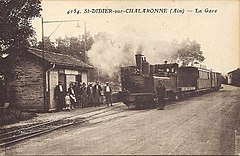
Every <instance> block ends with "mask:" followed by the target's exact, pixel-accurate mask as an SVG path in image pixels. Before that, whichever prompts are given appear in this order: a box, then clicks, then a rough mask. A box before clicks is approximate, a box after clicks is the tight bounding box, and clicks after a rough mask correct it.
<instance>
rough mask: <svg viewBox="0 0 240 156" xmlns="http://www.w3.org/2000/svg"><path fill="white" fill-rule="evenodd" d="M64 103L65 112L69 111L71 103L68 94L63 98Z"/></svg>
mask: <svg viewBox="0 0 240 156" xmlns="http://www.w3.org/2000/svg"><path fill="white" fill-rule="evenodd" d="M65 103H66V110H68V111H70V110H71V108H70V106H71V101H70V94H69V92H67V94H66V96H65Z"/></svg>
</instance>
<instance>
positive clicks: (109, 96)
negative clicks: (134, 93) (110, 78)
mask: <svg viewBox="0 0 240 156" xmlns="http://www.w3.org/2000/svg"><path fill="white" fill-rule="evenodd" d="M104 96H105V98H106V103H107V106H109V104H111V106H112V88H111V87H110V86H109V83H108V82H106V86H105V87H104Z"/></svg>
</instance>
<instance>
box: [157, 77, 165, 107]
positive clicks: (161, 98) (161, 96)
mask: <svg viewBox="0 0 240 156" xmlns="http://www.w3.org/2000/svg"><path fill="white" fill-rule="evenodd" d="M156 92H157V97H158V104H159V108H158V110H164V106H165V100H164V97H165V94H166V88H165V86H164V84H163V81H162V80H159V81H158V85H157V87H156Z"/></svg>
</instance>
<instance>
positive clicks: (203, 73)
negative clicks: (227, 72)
mask: <svg viewBox="0 0 240 156" xmlns="http://www.w3.org/2000/svg"><path fill="white" fill-rule="evenodd" d="M135 56H136V66H128V67H123V68H121V83H122V91H121V92H119V95H120V98H121V100H122V101H123V102H124V103H125V104H126V105H127V106H130V105H134V106H136V107H137V108H140V107H154V106H156V105H157V99H156V92H155V89H156V86H157V84H158V81H159V80H162V81H163V82H164V85H165V87H166V98H168V99H179V98H183V97H185V96H191V95H195V94H196V93H199V92H205V91H210V90H217V89H219V88H220V87H221V83H220V73H216V72H212V71H211V70H208V69H206V68H203V67H202V66H200V67H178V64H177V63H172V64H168V63H167V62H165V64H155V65H149V63H148V62H147V61H146V58H144V59H143V55H141V54H137V55H135Z"/></svg>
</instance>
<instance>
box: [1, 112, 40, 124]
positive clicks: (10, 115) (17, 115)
mask: <svg viewBox="0 0 240 156" xmlns="http://www.w3.org/2000/svg"><path fill="white" fill-rule="evenodd" d="M34 117H37V114H36V113H33V112H22V111H20V110H18V109H14V108H9V109H7V110H5V111H3V112H1V114H0V126H3V125H8V124H13V123H16V122H19V121H23V120H29V119H31V118H34Z"/></svg>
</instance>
